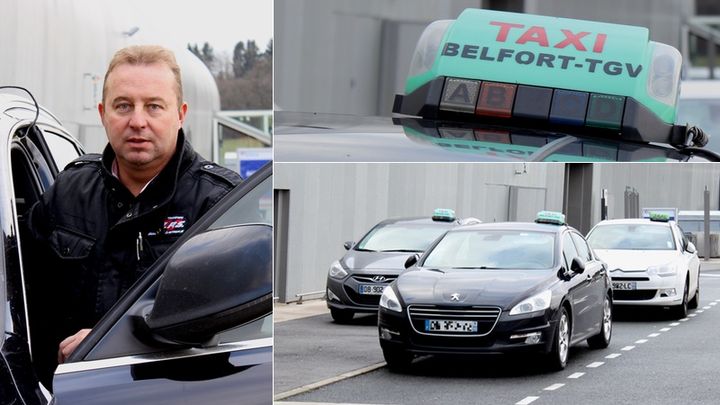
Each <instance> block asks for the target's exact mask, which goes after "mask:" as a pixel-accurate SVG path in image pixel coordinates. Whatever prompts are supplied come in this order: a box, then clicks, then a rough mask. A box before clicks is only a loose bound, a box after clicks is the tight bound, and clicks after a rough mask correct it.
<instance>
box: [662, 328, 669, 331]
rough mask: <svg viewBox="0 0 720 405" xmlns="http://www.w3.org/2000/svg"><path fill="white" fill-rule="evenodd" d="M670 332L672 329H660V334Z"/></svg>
mask: <svg viewBox="0 0 720 405" xmlns="http://www.w3.org/2000/svg"><path fill="white" fill-rule="evenodd" d="M669 330H670V328H662V329H660V332H667V331H669Z"/></svg>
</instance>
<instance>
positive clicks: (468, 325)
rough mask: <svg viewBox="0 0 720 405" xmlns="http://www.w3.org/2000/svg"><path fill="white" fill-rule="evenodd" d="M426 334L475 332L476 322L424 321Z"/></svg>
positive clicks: (476, 328) (476, 329)
mask: <svg viewBox="0 0 720 405" xmlns="http://www.w3.org/2000/svg"><path fill="white" fill-rule="evenodd" d="M425 331H426V332H477V331H478V323H477V321H449V320H439V319H438V320H430V319H426V320H425Z"/></svg>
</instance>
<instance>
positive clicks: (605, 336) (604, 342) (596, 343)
mask: <svg viewBox="0 0 720 405" xmlns="http://www.w3.org/2000/svg"><path fill="white" fill-rule="evenodd" d="M611 337H612V302H611V301H610V295H609V294H608V295H606V296H605V302H603V315H602V323H601V325H600V332H599V333H598V334H597V335H595V336H591V337H590V338H589V339H588V340H587V342H588V346H590V348H591V349H604V348H606V347H608V345H610V338H611Z"/></svg>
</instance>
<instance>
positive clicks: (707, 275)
mask: <svg viewBox="0 0 720 405" xmlns="http://www.w3.org/2000/svg"><path fill="white" fill-rule="evenodd" d="M700 277H720V274H700Z"/></svg>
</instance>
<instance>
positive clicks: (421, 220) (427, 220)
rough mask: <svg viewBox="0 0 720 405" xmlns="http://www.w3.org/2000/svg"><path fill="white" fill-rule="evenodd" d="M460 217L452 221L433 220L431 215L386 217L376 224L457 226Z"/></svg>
mask: <svg viewBox="0 0 720 405" xmlns="http://www.w3.org/2000/svg"><path fill="white" fill-rule="evenodd" d="M459 219H460V218H456V219H455V220H453V221H434V220H433V219H432V218H431V217H402V218H388V219H386V220H383V221H380V222H379V223H378V225H391V224H417V225H422V224H440V225H442V224H447V225H448V226H457V225H459V224H460V222H459Z"/></svg>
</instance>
